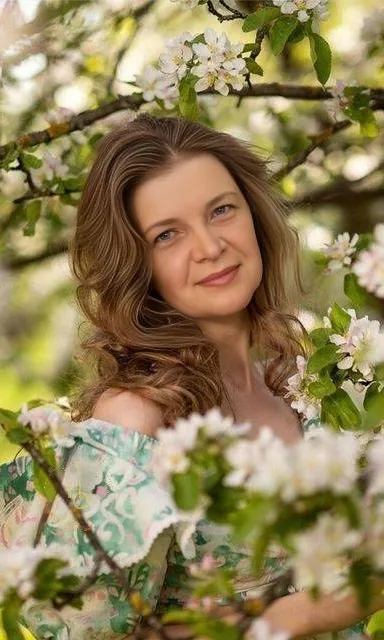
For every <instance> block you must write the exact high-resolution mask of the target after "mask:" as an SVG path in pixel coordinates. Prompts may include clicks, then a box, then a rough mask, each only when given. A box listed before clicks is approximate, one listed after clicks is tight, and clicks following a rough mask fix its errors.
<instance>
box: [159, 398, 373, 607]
mask: <svg viewBox="0 0 384 640" xmlns="http://www.w3.org/2000/svg"><path fill="white" fill-rule="evenodd" d="M211 416H212V417H214V421H213V425H214V428H213V430H212V431H211V433H210V438H209V439H208V441H207V440H204V439H203V438H200V434H201V433H204V428H205V427H204V426H203V423H204V420H205V418H204V416H200V422H199V419H198V415H197V414H194V417H193V419H191V420H184V421H183V438H184V440H185V452H184V455H185V457H186V459H187V464H186V465H185V468H186V471H182V472H180V470H179V469H180V466H179V464H178V461H177V460H176V461H175V464H174V467H173V469H172V464H171V463H170V459H169V456H167V455H165V456H164V458H163V464H164V466H165V471H166V473H167V474H170V475H171V476H172V474H175V475H177V476H178V481H177V484H178V485H179V481H180V475H181V476H182V475H183V473H187V474H190V472H191V470H192V471H193V472H194V473H195V474H197V475H199V474H200V481H201V482H200V490H201V492H202V496H203V498H204V499H205V505H206V507H207V508H208V510H209V514H208V517H209V518H210V519H211V520H212V519H213V520H214V518H215V513H216V512H215V506H216V505H215V496H217V495H222V496H223V497H222V498H221V501H220V508H219V509H218V511H217V516H218V522H223V515H224V514H225V515H226V522H230V523H231V526H232V528H233V530H234V533H235V535H236V536H237V539H238V540H245V541H246V544H247V545H248V544H249V545H251V546H252V545H253V544H255V550H256V549H259V546H260V541H263V545H264V544H265V542H266V539H267V541H268V544H269V545H274V544H278V545H279V546H280V547H282V550H283V549H284V550H285V552H287V554H288V559H287V563H288V566H290V567H291V568H292V570H293V575H294V585H295V587H296V588H299V589H314V590H317V591H319V592H321V593H334V592H339V593H340V592H342V591H345V590H346V589H349V588H350V586H351V584H352V583H353V584H356V580H355V578H353V575H355V574H354V572H355V571H356V570H358V569H357V567H359V566H360V564H359V563H361V561H362V560H363V564H364V563H366V564H367V566H370V567H371V572H372V575H376V574H377V573H378V572H380V571H381V570H382V567H383V562H384V553H383V551H382V548H383V540H384V503H383V498H384V467H383V464H382V460H383V455H384V448H383V445H384V441H383V438H382V435H380V434H376V435H375V436H374V437H373V439H371V440H370V441H368V442H366V443H362V441H360V440H359V439H358V438H356V436H355V434H354V433H350V432H343V433H337V432H335V431H333V430H331V429H329V428H327V427H326V426H325V425H324V426H323V427H322V428H320V429H318V430H315V431H314V432H313V433H312V434H311V436H310V437H308V438H304V439H301V440H299V441H297V442H295V443H294V444H287V443H285V442H284V441H282V440H281V439H279V438H278V437H276V436H275V435H274V433H273V432H272V430H271V429H270V428H269V427H267V426H264V427H262V429H261V432H260V435H259V437H258V438H256V439H253V440H252V439H249V438H248V437H247V432H246V433H245V437H243V434H242V425H239V427H240V430H239V433H238V434H236V436H237V437H235V438H233V437H232V429H235V432H236V425H230V424H229V422H228V419H227V418H223V416H221V414H220V412H219V410H217V409H216V410H215V413H214V414H211ZM220 416H221V421H222V425H221V427H220ZM199 425H200V426H199ZM196 433H197V434H198V435H197V437H196ZM187 434H189V435H187ZM229 435H230V436H231V437H228V436H229ZM207 442H212V443H213V442H214V444H215V446H214V447H212V446H211V447H210V446H207ZM167 444H168V443H167ZM167 444H166V446H167ZM156 446H157V447H158V449H159V453H158V465H160V464H161V460H162V458H161V450H162V449H163V445H162V443H161V442H159V444H157V445H156ZM202 458H204V462H205V466H202V467H200V468H199V460H201V459H202ZM206 468H209V469H211V470H212V469H216V470H218V473H215V474H213V475H211V477H210V480H209V482H208V483H205V478H206ZM362 469H363V474H364V482H361V480H362V475H361V474H362ZM183 494H184V492H181V493H179V494H177V492H176V493H174V496H175V500H176V503H177V505H178V507H179V508H183V500H184V499H185V495H183ZM255 510H256V511H255ZM203 511H204V510H203ZM255 512H256V513H257V519H256V520H257V525H256V524H255ZM236 529H237V530H236ZM380 545H381V547H380ZM263 548H264V547H263ZM212 568H214V561H213V559H212V558H210V557H207V558H206V561H204V563H203V564H202V566H196V567H194V568H193V571H192V573H193V575H194V577H198V578H202V577H203V574H204V570H207V571H208V570H210V569H212ZM218 571H220V568H219V569H218ZM208 593H209V592H207V591H204V595H207V594H208ZM206 604H207V607H208V608H209V606H210V602H207V603H206Z"/></svg>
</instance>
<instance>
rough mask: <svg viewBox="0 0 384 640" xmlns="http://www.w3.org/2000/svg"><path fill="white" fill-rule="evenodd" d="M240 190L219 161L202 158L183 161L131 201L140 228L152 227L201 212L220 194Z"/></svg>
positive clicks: (142, 188)
mask: <svg viewBox="0 0 384 640" xmlns="http://www.w3.org/2000/svg"><path fill="white" fill-rule="evenodd" d="M225 190H231V191H236V192H237V193H239V189H238V187H237V185H236V183H235V181H234V179H233V178H232V176H231V174H230V173H229V171H228V170H227V169H226V167H225V166H224V165H223V164H222V163H221V162H220V161H219V160H217V159H216V158H214V157H213V156H211V155H208V154H204V155H203V154H202V155H199V156H195V157H193V158H187V159H180V160H179V161H178V162H177V163H176V164H175V165H173V166H172V167H171V168H169V169H168V170H167V171H166V172H164V173H162V174H160V175H157V176H156V177H153V178H150V179H148V180H147V181H145V182H144V183H143V184H142V185H140V186H139V187H137V189H136V190H135V193H134V194H133V198H132V205H133V211H134V214H135V217H136V218H137V220H138V222H139V224H140V225H144V224H145V225H150V224H151V223H153V222H156V219H157V218H159V217H161V216H163V215H164V216H166V217H170V216H175V217H177V216H179V215H180V216H181V215H182V214H183V211H184V212H190V213H192V211H196V212H198V211H201V210H202V209H203V208H204V206H205V205H206V203H207V202H208V201H209V200H210V199H212V198H213V197H214V196H216V195H218V194H219V193H220V192H221V191H225Z"/></svg>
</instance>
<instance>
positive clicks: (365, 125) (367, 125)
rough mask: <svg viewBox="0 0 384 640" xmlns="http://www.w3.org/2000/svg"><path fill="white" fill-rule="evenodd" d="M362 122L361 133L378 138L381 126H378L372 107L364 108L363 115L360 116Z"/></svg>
mask: <svg viewBox="0 0 384 640" xmlns="http://www.w3.org/2000/svg"><path fill="white" fill-rule="evenodd" d="M359 122H360V133H361V135H362V136H367V137H368V138H376V136H377V135H378V134H379V128H378V126H377V122H376V118H375V114H374V113H373V111H372V109H363V110H362V114H361V117H360V118H359Z"/></svg>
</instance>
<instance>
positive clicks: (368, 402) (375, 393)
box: [363, 382, 384, 411]
mask: <svg viewBox="0 0 384 640" xmlns="http://www.w3.org/2000/svg"><path fill="white" fill-rule="evenodd" d="M382 387H383V385H382V384H381V382H372V384H370V385H369V387H367V390H366V392H365V396H364V402H363V407H364V409H365V410H366V411H369V408H370V407H371V406H372V405H373V404H374V403H375V399H376V398H378V397H380V395H382V396H384V387H383V388H382Z"/></svg>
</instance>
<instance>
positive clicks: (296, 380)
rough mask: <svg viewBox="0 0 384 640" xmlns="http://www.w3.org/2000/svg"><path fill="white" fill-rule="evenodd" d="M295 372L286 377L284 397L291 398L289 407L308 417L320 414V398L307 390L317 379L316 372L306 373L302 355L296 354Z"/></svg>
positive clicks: (305, 364) (304, 360)
mask: <svg viewBox="0 0 384 640" xmlns="http://www.w3.org/2000/svg"><path fill="white" fill-rule="evenodd" d="M296 366H297V373H295V374H294V375H293V376H291V377H290V378H288V380H287V383H288V384H287V385H286V386H285V389H287V393H286V394H285V395H284V397H285V398H292V401H291V407H292V409H296V411H297V412H298V413H301V414H303V416H305V417H306V418H308V419H311V418H315V417H316V416H318V415H319V414H320V400H319V399H318V398H315V397H314V396H313V394H312V393H311V392H310V390H309V385H310V384H311V382H314V381H316V380H317V379H318V375H317V374H308V373H307V372H306V369H307V361H306V359H305V358H304V357H303V356H300V355H299V356H296Z"/></svg>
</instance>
